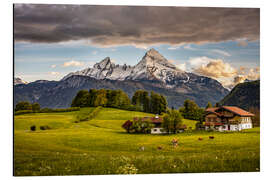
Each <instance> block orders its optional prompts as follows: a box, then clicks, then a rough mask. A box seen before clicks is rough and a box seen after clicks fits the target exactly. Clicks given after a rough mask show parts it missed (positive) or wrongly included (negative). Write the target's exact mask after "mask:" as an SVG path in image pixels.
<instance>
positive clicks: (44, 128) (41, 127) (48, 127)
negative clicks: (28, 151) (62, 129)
mask: <svg viewBox="0 0 270 180" xmlns="http://www.w3.org/2000/svg"><path fill="white" fill-rule="evenodd" d="M39 128H40V130H48V129H51V127H50V126H48V125H44V126H40V127H39Z"/></svg>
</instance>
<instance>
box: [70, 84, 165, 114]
mask: <svg viewBox="0 0 270 180" xmlns="http://www.w3.org/2000/svg"><path fill="white" fill-rule="evenodd" d="M167 105H168V103H167V100H166V98H165V97H164V96H163V95H161V94H158V93H155V92H153V91H152V92H151V94H150V96H149V94H148V92H147V91H143V90H138V91H136V92H135V93H134V95H133V97H132V99H131V100H130V99H129V97H128V95H127V94H126V93H125V92H123V91H122V90H109V89H99V90H97V89H90V90H89V91H87V90H81V91H79V92H78V93H77V95H76V96H75V97H74V99H73V100H72V103H71V106H72V107H97V106H102V107H113V108H120V109H128V110H136V111H143V112H149V113H154V114H161V113H162V112H166V109H167Z"/></svg>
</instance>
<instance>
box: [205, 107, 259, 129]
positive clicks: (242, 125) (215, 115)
mask: <svg viewBox="0 0 270 180" xmlns="http://www.w3.org/2000/svg"><path fill="white" fill-rule="evenodd" d="M205 111H206V116H205V130H209V129H213V130H217V131H241V130H242V129H250V128H252V121H251V117H252V116H254V114H252V113H250V112H247V111H245V110H243V109H241V108H239V107H235V106H221V107H213V108H208V109H206V110H205Z"/></svg>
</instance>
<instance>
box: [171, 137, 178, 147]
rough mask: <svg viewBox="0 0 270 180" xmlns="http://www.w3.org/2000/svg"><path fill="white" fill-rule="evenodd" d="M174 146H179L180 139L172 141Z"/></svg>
mask: <svg viewBox="0 0 270 180" xmlns="http://www.w3.org/2000/svg"><path fill="white" fill-rule="evenodd" d="M172 145H173V146H174V147H177V146H178V139H177V138H173V139H172Z"/></svg>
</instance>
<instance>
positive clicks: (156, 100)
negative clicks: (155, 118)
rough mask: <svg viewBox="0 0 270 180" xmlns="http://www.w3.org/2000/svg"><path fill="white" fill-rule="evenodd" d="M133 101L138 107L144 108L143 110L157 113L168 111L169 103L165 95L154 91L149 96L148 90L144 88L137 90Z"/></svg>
mask: <svg viewBox="0 0 270 180" xmlns="http://www.w3.org/2000/svg"><path fill="white" fill-rule="evenodd" d="M131 102H132V104H133V105H135V106H136V107H139V108H140V109H142V111H143V112H149V113H155V114H161V113H162V112H166V109H167V105H168V103H167V100H166V98H165V97H164V96H163V95H161V94H158V93H155V92H153V91H152V92H151V94H150V97H149V95H148V92H147V91H144V90H138V91H136V92H135V93H134V95H133V97H132V100H131Z"/></svg>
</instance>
